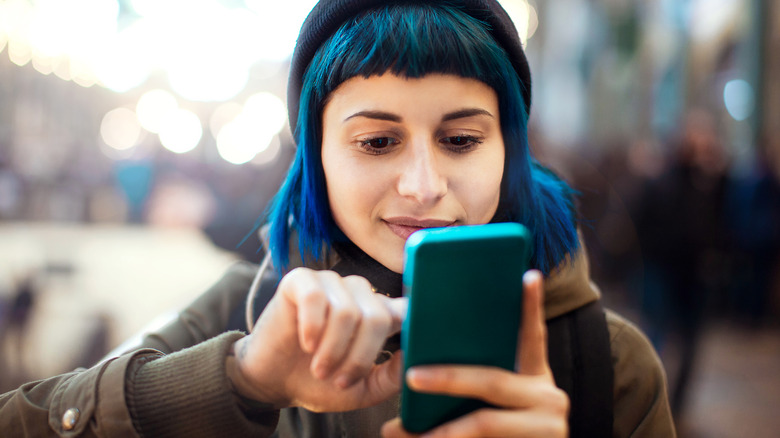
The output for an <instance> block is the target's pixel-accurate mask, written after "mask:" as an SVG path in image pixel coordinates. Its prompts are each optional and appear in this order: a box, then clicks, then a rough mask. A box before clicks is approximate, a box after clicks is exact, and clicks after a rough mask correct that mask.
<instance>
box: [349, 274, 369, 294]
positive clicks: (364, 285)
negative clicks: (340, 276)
mask: <svg viewBox="0 0 780 438" xmlns="http://www.w3.org/2000/svg"><path fill="white" fill-rule="evenodd" d="M344 282H345V283H347V284H348V285H349V286H351V287H352V288H354V289H355V290H359V291H370V290H371V288H372V286H371V282H369V281H368V280H367V279H366V278H365V277H361V276H360V275H349V276H346V277H344Z"/></svg>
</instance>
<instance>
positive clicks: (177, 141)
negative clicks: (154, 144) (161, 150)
mask: <svg viewBox="0 0 780 438" xmlns="http://www.w3.org/2000/svg"><path fill="white" fill-rule="evenodd" d="M159 135H160V143H162V145H163V147H165V149H168V150H169V151H171V152H174V153H177V154H183V153H185V152H189V151H191V150H193V149H195V146H197V145H198V143H200V139H201V137H202V136H203V127H202V125H201V123H200V119H199V118H198V116H197V115H195V113H193V112H192V111H188V110H185V109H178V110H176V111H175V112H174V113H173V114H171V115H170V116H168V117H167V118H166V119H165V122H163V124H162V126H161V127H160V132H159Z"/></svg>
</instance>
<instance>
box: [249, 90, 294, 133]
mask: <svg viewBox="0 0 780 438" xmlns="http://www.w3.org/2000/svg"><path fill="white" fill-rule="evenodd" d="M242 116H243V117H246V118H247V119H248V120H249V123H252V124H254V125H256V126H257V128H258V129H259V130H262V131H265V132H269V133H272V134H276V133H278V132H279V131H281V129H282V128H283V127H284V122H285V120H287V106H286V105H285V104H284V102H282V100H281V99H279V98H278V97H276V96H275V95H273V94H271V93H266V92H261V93H257V94H253V95H252V96H250V97H249V98H248V99H247V100H246V103H245V104H244V111H243V113H242Z"/></svg>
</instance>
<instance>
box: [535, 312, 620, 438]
mask: <svg viewBox="0 0 780 438" xmlns="http://www.w3.org/2000/svg"><path fill="white" fill-rule="evenodd" d="M547 333H548V351H549V357H550V368H552V372H553V377H554V378H555V384H556V385H557V386H558V387H559V388H561V389H562V390H564V391H566V393H567V394H568V395H569V399H570V401H571V412H570V414H569V427H570V437H572V438H577V437H610V436H612V421H613V380H614V376H613V370H612V355H611V350H610V344H609V331H608V329H607V320H606V316H605V314H604V310H603V308H602V307H601V303H600V302H599V301H594V302H592V303H589V304H587V305H585V306H583V307H580V308H578V309H575V310H573V311H571V312H568V313H566V314H564V315H561V316H559V317H556V318H553V319H551V320H549V321H547Z"/></svg>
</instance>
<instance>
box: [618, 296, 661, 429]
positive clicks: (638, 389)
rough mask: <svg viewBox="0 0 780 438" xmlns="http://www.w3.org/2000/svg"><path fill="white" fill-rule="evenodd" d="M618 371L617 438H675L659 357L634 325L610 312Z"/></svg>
mask: <svg viewBox="0 0 780 438" xmlns="http://www.w3.org/2000/svg"><path fill="white" fill-rule="evenodd" d="M606 318H607V327H608V330H609V338H610V348H611V354H612V367H613V369H614V376H615V378H614V406H615V409H614V415H615V436H634V437H641V436H674V424H673V421H672V416H671V412H670V410H669V400H668V395H667V388H666V373H665V371H664V367H663V365H662V363H661V360H660V358H659V357H658V354H657V353H656V351H655V349H654V348H653V345H652V344H651V343H650V341H649V340H648V339H647V336H645V334H644V333H642V331H641V330H640V329H639V328H638V327H637V326H636V325H634V324H633V323H631V322H630V321H628V320H627V319H625V318H623V317H622V316H620V315H618V314H617V313H615V312H613V311H610V310H607V311H606Z"/></svg>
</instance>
